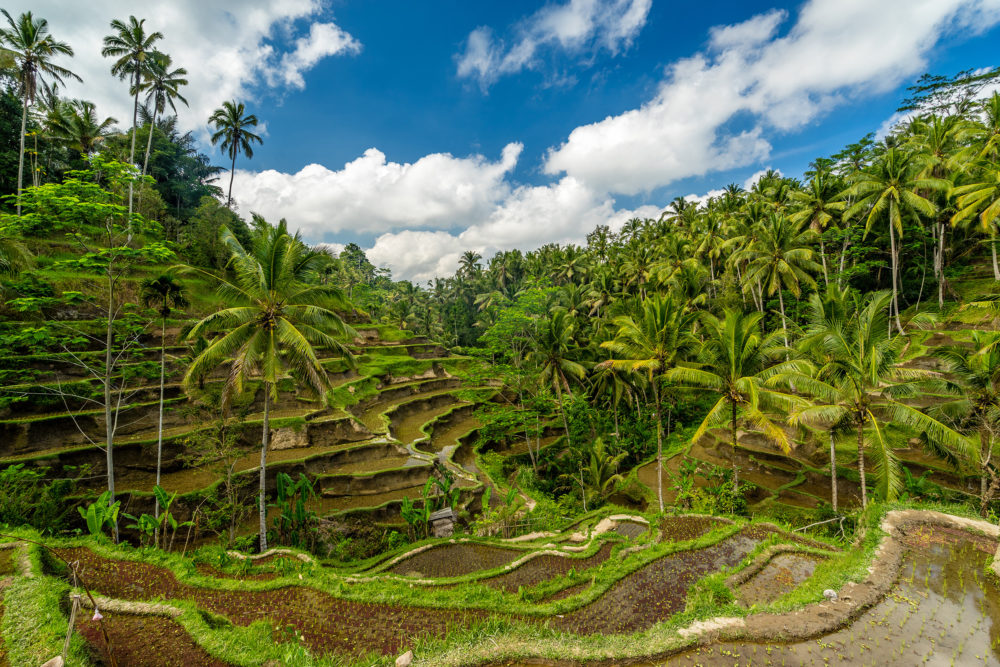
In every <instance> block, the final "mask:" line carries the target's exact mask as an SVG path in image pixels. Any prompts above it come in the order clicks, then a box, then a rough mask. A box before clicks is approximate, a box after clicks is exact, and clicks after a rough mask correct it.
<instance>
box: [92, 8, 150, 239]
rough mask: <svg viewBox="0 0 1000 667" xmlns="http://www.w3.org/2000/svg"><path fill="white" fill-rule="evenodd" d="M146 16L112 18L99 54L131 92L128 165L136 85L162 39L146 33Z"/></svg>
mask: <svg viewBox="0 0 1000 667" xmlns="http://www.w3.org/2000/svg"><path fill="white" fill-rule="evenodd" d="M145 22H146V19H142V20H138V19H136V18H135V17H134V16H129V17H128V22H125V21H120V20H119V19H113V20H112V21H111V29H112V30H113V31H114V32H113V33H112V34H110V35H107V36H105V38H104V48H102V49H101V55H102V56H104V57H105V58H115V59H116V60H115V61H114V62H113V63H112V64H111V74H113V75H114V76H117V77H118V78H119V79H121V80H122V81H124V80H125V79H129V92H131V93H132V143H131V147H130V148H129V152H128V161H129V164H135V133H136V129H137V127H138V122H139V84H140V82H141V81H142V77H143V76H144V75H145V74H146V72H147V71H148V68H149V63H148V60H149V59H150V57H151V56H152V54H153V51H154V44H156V42H158V41H159V40H161V39H163V33H161V32H151V33H148V34H147V33H146V28H145V27H144V26H143V24H144V23H145ZM132 191H133V187H132V183H131V182H129V185H128V214H129V220H131V219H132V206H133V202H132V199H133V197H132Z"/></svg>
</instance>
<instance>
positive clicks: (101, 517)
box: [76, 491, 122, 535]
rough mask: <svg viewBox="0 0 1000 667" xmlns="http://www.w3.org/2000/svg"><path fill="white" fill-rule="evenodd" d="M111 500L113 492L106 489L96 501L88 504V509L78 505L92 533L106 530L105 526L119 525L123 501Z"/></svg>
mask: <svg viewBox="0 0 1000 667" xmlns="http://www.w3.org/2000/svg"><path fill="white" fill-rule="evenodd" d="M110 501H111V492H110V491H105V492H104V493H102V494H101V495H100V496H98V497H97V500H96V501H95V502H92V503H90V504H89V505H87V509H84V508H82V507H77V508H76V509H77V511H79V512H80V516H82V517H83V519H84V521H86V522H87V530H88V531H89V532H90V534H91V535H100V534H101V533H103V532H104V527H105V526H108V525H117V523H118V512H119V510H120V509H121V505H122V503H121V501H120V500H116V501H115V502H113V503H112V502H110Z"/></svg>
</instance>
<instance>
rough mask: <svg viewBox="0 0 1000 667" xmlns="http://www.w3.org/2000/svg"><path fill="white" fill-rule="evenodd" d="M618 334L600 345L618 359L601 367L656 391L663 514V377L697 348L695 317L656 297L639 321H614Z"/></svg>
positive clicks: (625, 318) (658, 477)
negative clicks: (640, 379)
mask: <svg viewBox="0 0 1000 667" xmlns="http://www.w3.org/2000/svg"><path fill="white" fill-rule="evenodd" d="M614 324H615V326H617V327H618V332H617V333H616V334H615V337H614V339H612V340H609V341H605V342H603V343H601V347H603V348H606V349H608V350H611V352H612V353H613V354H614V355H615V356H616V357H619V358H618V359H611V360H609V361H605V362H603V364H602V365H606V366H610V367H612V368H615V369H620V370H628V371H630V372H633V373H641V374H643V375H645V376H646V377H647V379H648V380H649V383H650V385H652V387H653V409H654V410H655V411H656V462H657V463H656V481H657V484H656V486H657V489H656V491H657V499H658V500H659V503H660V511H661V512H662V511H663V415H662V411H663V405H662V400H661V399H662V396H661V390H662V383H663V376H664V373H666V372H667V371H668V370H669V369H671V368H673V367H674V366H675V364H676V362H677V361H678V360H682V359H684V357H685V355H686V354H688V353H689V352H691V351H692V350H693V349H694V347H695V339H694V337H693V336H692V334H691V330H692V326H693V324H694V316H693V315H691V314H689V313H686V312H685V310H684V308H683V306H681V305H680V304H678V303H677V302H676V301H675V300H674V299H672V298H669V297H667V298H664V297H663V296H660V295H656V296H654V297H652V298H650V299H647V300H646V301H644V302H643V303H642V310H641V312H640V313H639V320H638V321H636V320H635V319H634V318H633V317H631V316H628V315H625V316H621V317H617V318H615V320H614Z"/></svg>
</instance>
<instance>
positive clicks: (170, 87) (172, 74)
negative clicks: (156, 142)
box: [139, 51, 188, 176]
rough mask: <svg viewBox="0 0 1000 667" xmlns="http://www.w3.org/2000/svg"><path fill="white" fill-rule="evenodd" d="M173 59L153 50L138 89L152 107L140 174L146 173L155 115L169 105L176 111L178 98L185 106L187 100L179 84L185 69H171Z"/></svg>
mask: <svg viewBox="0 0 1000 667" xmlns="http://www.w3.org/2000/svg"><path fill="white" fill-rule="evenodd" d="M172 65H173V61H172V60H171V58H170V56H168V55H167V54H166V53H160V52H159V51H154V52H153V53H152V54H151V56H150V58H149V62H148V67H147V68H146V72H145V75H144V78H143V81H142V83H140V84H139V90H140V91H142V92H144V93H146V106H147V107H150V108H152V110H153V114H152V118H151V119H150V121H149V137H148V138H147V139H146V156H145V157H144V158H143V160H142V175H143V176H145V175H146V169H147V168H148V167H149V151H150V150H151V149H152V147H153V134H154V133H155V131H156V117H157V116H158V115H160V114H162V113H163V112H164V111H166V109H167V106H169V107H170V108H171V109H172V110H173V112H174V113H177V107H176V106H175V104H174V101H175V100H180V101H181V102H183V103H184V105H185V106H186V105H187V103H188V101H187V100H186V99H184V96H183V95H181V93H180V88H181V86H186V85H187V82H188V81H187V79H185V78H184V77H185V76H187V70H186V69H184V68H183V67H178V68H177V69H175V70H171V69H170V68H171V66H172Z"/></svg>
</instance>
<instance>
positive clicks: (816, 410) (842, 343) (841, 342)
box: [789, 291, 970, 507]
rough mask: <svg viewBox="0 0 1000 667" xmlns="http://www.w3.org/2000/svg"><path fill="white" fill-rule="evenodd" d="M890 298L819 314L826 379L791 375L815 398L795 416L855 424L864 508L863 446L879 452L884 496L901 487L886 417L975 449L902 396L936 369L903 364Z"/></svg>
mask: <svg viewBox="0 0 1000 667" xmlns="http://www.w3.org/2000/svg"><path fill="white" fill-rule="evenodd" d="M891 299H892V293H891V292H888V291H884V292H875V293H870V294H868V295H866V296H865V298H864V300H863V301H862V302H860V303H857V302H856V303H853V304H850V305H849V306H848V308H847V309H841V308H831V309H828V310H827V311H826V312H825V313H823V314H822V319H821V320H815V321H813V322H812V327H813V333H812V336H813V337H814V339H815V340H816V341H817V344H819V345H821V346H822V349H823V352H824V353H825V354H826V356H827V357H828V358H829V360H830V361H829V362H828V364H827V365H826V366H825V367H824V368H823V369H822V371H821V373H820V377H826V378H828V380H827V381H823V380H821V379H818V378H816V377H813V376H808V375H806V374H800V375H797V377H795V378H794V380H793V381H794V383H795V385H796V387H797V388H798V389H800V390H803V391H806V392H808V393H809V394H811V395H812V396H814V397H815V398H816V400H817V403H816V404H815V405H805V404H800V405H799V406H797V407H796V408H795V409H794V410H792V411H790V415H789V421H790V423H792V424H797V423H799V422H800V421H803V422H805V423H810V422H816V423H819V424H821V425H826V426H831V425H837V424H842V423H849V424H851V425H852V426H853V427H854V429H855V431H856V433H857V446H858V473H859V475H860V478H861V505H862V507H867V505H868V491H867V486H866V483H867V480H866V476H865V449H866V448H869V449H872V450H873V451H874V454H875V456H876V457H877V460H878V472H879V488H880V490H881V493H882V496H883V497H884V498H886V499H887V500H892V499H894V498H896V497H897V495H898V493H899V490H900V488H901V486H902V480H901V477H900V470H899V462H898V460H897V459H896V456H895V454H894V453H893V450H892V445H891V443H890V437H889V433H888V432H887V430H886V425H887V424H890V425H894V424H898V425H902V426H904V427H908V428H910V429H912V430H914V431H916V432H918V433H925V434H926V435H927V437H928V439H929V440H931V441H932V442H935V443H940V444H941V445H943V446H944V447H949V448H952V449H953V450H956V451H959V452H962V453H963V454H968V453H969V451H970V443H969V441H968V440H967V439H966V438H965V437H963V436H962V435H960V434H958V433H956V432H955V431H954V430H952V429H951V428H949V427H948V426H946V425H944V424H943V423H942V422H940V421H938V420H936V419H933V418H932V417H929V416H928V415H926V414H924V413H923V412H921V411H920V410H918V409H917V408H914V407H912V406H910V405H907V404H906V403H905V402H904V399H907V398H912V397H914V396H916V395H917V390H918V387H919V385H920V384H921V383H926V382H930V381H933V380H934V379H935V375H934V374H933V373H930V372H928V371H919V370H916V369H910V368H906V369H904V368H900V367H899V365H898V364H899V361H900V355H901V354H902V352H903V350H904V349H905V347H906V345H907V343H908V341H907V340H906V337H905V336H896V337H892V336H891V335H890V334H891V331H890V328H889V312H890V311H889V304H890V303H891ZM845 310H848V311H849V312H845Z"/></svg>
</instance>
